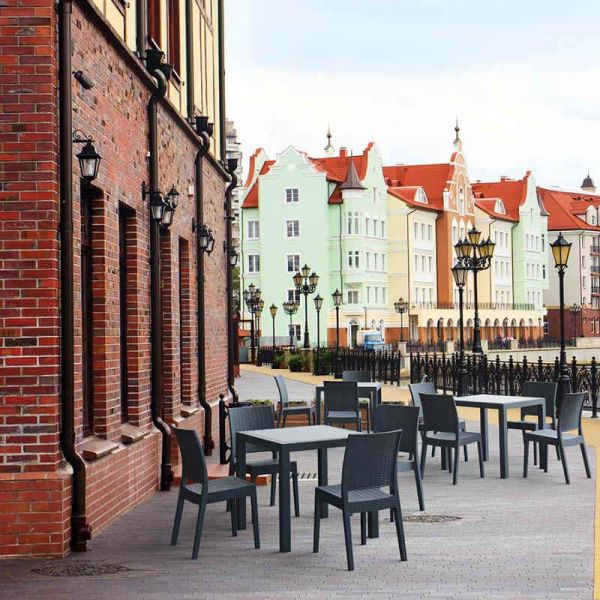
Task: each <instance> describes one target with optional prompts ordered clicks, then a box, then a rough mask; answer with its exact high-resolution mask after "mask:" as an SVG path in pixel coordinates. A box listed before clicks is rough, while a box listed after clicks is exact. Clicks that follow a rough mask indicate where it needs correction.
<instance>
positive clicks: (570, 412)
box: [558, 392, 586, 433]
mask: <svg viewBox="0 0 600 600" xmlns="http://www.w3.org/2000/svg"><path fill="white" fill-rule="evenodd" d="M585 394H586V393H585V392H577V393H575V394H564V395H563V397H562V398H561V400H560V402H559V403H558V431H559V432H560V433H564V432H565V431H572V430H573V429H579V431H581V412H582V411H583V401H584V400H585Z"/></svg>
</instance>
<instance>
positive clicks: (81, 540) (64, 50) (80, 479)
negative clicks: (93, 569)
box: [58, 0, 92, 551]
mask: <svg viewBox="0 0 600 600" xmlns="http://www.w3.org/2000/svg"><path fill="white" fill-rule="evenodd" d="M72 9H73V5H72V2H71V0H62V1H61V2H60V4H59V6H58V11H59V22H58V27H59V30H58V52H59V56H58V60H59V74H58V77H59V90H60V96H59V107H58V109H59V135H60V142H59V143H60V147H59V156H60V165H59V182H60V225H59V228H60V265H61V269H60V282H61V285H60V325H61V366H62V368H61V406H60V408H61V424H60V445H61V449H62V451H63V454H64V456H65V459H66V460H67V462H68V463H69V464H70V465H71V467H72V469H73V479H72V486H71V487H72V492H71V548H72V549H73V550H77V551H85V550H86V549H87V547H86V542H87V541H88V540H89V539H90V538H91V534H92V529H91V527H90V526H89V524H88V523H87V517H86V497H85V483H86V471H85V462H84V460H83V458H82V457H81V456H80V455H79V454H78V453H77V449H76V447H75V396H74V387H75V355H74V348H75V333H74V310H73V293H74V289H73V113H72V106H73V99H72V92H71V72H72V65H71V42H72V40H71V13H72Z"/></svg>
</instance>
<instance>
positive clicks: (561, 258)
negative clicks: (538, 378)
mask: <svg viewBox="0 0 600 600" xmlns="http://www.w3.org/2000/svg"><path fill="white" fill-rule="evenodd" d="M550 247H551V248H552V256H553V257H554V266H555V267H556V269H557V271H558V284H559V288H558V289H559V299H560V375H559V376H558V397H559V399H560V398H562V397H563V395H564V394H568V393H569V392H570V391H571V376H570V374H569V367H568V366H567V352H566V350H565V271H566V270H567V263H568V261H569V253H570V252H571V243H570V242H567V240H565V238H564V237H563V234H562V232H561V233H559V234H558V238H557V239H556V241H554V242H553V243H552V244H550Z"/></svg>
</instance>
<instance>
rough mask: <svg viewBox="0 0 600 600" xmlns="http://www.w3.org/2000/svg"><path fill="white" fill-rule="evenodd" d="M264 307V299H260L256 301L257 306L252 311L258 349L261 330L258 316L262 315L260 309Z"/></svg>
mask: <svg viewBox="0 0 600 600" xmlns="http://www.w3.org/2000/svg"><path fill="white" fill-rule="evenodd" d="M264 307H265V301H264V300H262V299H261V300H260V302H259V303H258V307H257V308H256V312H255V313H254V316H255V318H256V325H255V331H256V346H257V347H258V349H259V350H260V338H261V335H260V334H261V333H262V332H261V330H260V318H261V316H262V311H263V309H264Z"/></svg>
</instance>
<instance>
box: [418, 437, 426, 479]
mask: <svg viewBox="0 0 600 600" xmlns="http://www.w3.org/2000/svg"><path fill="white" fill-rule="evenodd" d="M426 460H427V444H426V443H425V442H423V443H422V444H421V465H420V469H421V477H423V476H424V475H425V461H426Z"/></svg>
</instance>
